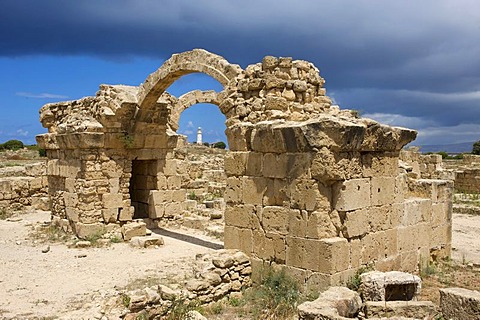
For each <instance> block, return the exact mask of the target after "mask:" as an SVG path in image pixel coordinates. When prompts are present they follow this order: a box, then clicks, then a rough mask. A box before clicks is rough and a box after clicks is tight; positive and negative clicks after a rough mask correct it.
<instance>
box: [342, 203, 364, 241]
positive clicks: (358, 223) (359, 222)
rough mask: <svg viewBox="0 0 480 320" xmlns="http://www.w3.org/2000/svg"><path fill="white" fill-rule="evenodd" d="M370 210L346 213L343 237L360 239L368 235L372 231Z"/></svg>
mask: <svg viewBox="0 0 480 320" xmlns="http://www.w3.org/2000/svg"><path fill="white" fill-rule="evenodd" d="M369 213H370V210H367V209H365V208H364V209H359V210H354V211H348V212H346V213H345V221H344V223H343V230H342V232H343V235H344V236H345V237H347V238H354V237H359V236H363V235H365V234H367V232H368V231H369V230H370V224H369V219H370V214H369Z"/></svg>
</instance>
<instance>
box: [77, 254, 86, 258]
mask: <svg viewBox="0 0 480 320" xmlns="http://www.w3.org/2000/svg"><path fill="white" fill-rule="evenodd" d="M86 256H87V255H86V254H77V255H76V256H75V258H85V257H86Z"/></svg>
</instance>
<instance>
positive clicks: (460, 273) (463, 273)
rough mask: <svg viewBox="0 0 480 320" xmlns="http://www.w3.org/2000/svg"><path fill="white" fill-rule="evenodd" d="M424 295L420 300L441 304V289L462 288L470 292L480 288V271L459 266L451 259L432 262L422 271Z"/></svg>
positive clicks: (462, 265)
mask: <svg viewBox="0 0 480 320" xmlns="http://www.w3.org/2000/svg"><path fill="white" fill-rule="evenodd" d="M420 277H421V278H422V293H421V295H420V300H430V301H433V302H434V303H436V304H439V303H440V293H439V291H438V289H439V288H445V287H460V288H465V289H470V290H478V288H480V270H478V269H476V268H471V267H468V266H466V265H464V264H457V263H455V262H453V261H452V260H450V259H447V260H441V261H438V262H432V263H430V264H429V265H427V266H425V267H424V268H423V269H421V272H420Z"/></svg>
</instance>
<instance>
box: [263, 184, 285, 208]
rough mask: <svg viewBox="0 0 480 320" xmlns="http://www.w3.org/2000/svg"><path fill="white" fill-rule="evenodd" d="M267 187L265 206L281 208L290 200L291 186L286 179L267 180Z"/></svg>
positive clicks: (264, 199)
mask: <svg viewBox="0 0 480 320" xmlns="http://www.w3.org/2000/svg"><path fill="white" fill-rule="evenodd" d="M265 180H266V183H267V186H266V190H265V194H264V195H263V205H265V206H281V205H283V204H284V203H285V202H288V200H289V198H290V197H289V193H290V184H289V183H287V182H286V181H285V180H284V179H265Z"/></svg>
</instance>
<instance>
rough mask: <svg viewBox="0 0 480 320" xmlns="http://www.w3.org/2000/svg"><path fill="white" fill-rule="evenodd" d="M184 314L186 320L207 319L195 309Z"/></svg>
mask: <svg viewBox="0 0 480 320" xmlns="http://www.w3.org/2000/svg"><path fill="white" fill-rule="evenodd" d="M185 316H186V317H185V319H188V320H207V318H205V317H204V316H202V314H201V313H200V312H198V311H196V310H191V311H188V312H187V314H186V315H185Z"/></svg>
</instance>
